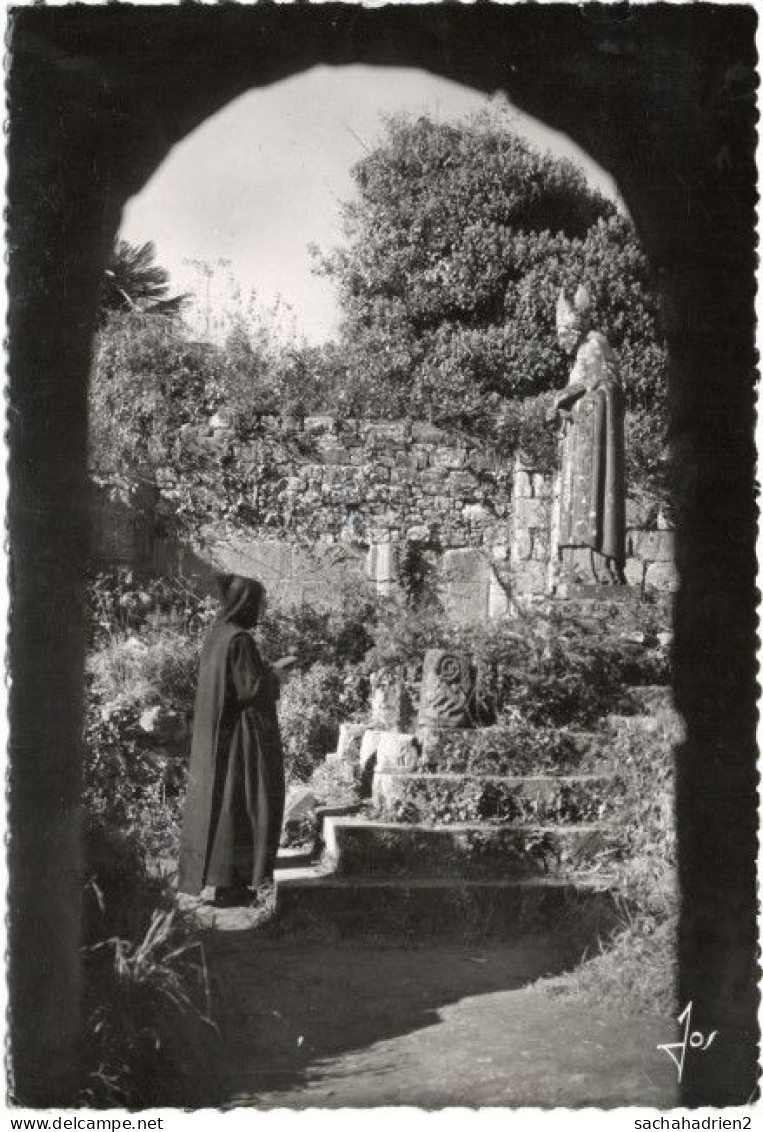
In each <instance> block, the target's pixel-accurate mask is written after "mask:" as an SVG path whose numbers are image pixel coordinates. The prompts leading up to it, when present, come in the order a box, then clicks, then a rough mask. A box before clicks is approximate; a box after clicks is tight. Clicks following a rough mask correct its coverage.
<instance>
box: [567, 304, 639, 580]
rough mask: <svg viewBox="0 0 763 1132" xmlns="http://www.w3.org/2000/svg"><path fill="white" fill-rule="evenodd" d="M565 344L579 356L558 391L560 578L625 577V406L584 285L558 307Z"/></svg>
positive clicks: (606, 345) (570, 351)
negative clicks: (593, 322)
mask: <svg viewBox="0 0 763 1132" xmlns="http://www.w3.org/2000/svg"><path fill="white" fill-rule="evenodd" d="M556 326H557V335H558V339H559V344H560V346H561V347H562V349H563V350H565V351H566V352H567V353H569V354H572V355H573V356H574V359H575V361H574V364H573V366H572V370H571V372H570V379H569V382H568V383H567V385H566V386H565V388H564V389H562V390H561V391H560V392H559V393H557V395H556V398H555V402H554V412H553V414H552V419H553V421H554V422H555V423H557V424H559V426H560V443H559V447H560V453H561V480H560V494H559V540H558V543H557V546H558V553H559V559H560V581H563V582H571V583H578V584H589V585H590V584H594V585H599V584H623V583H624V582H625V575H624V572H623V571H624V567H625V458H624V456H625V407H624V399H623V391H622V388H621V385H620V378H619V375H618V372H617V366H616V363H615V359H614V355H613V353H612V348H611V347H610V345H609V342H608V341H607V339H606V338H605V337H604V335H603V334H600V333H599V332H598V331H597V330H593V329H592V328H591V299H590V296H589V294H588V291H587V290H586V289H585V287H579V288H578V290H577V291H576V293H575V296H574V298H573V299H572V300H571V301H570V300H569V299H568V297H567V295H566V294H565V292H564V290H562V291H561V292H560V294H559V301H558V302H557V307H556Z"/></svg>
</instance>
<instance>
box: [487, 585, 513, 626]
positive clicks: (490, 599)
mask: <svg viewBox="0 0 763 1132" xmlns="http://www.w3.org/2000/svg"><path fill="white" fill-rule="evenodd" d="M508 611H509V595H508V593H507V592H506V590H505V589H504V587H503V586H502V585H501V584H500V582H499V581H498V579H497V578H496V577H495V575H493V576H491V578H490V584H489V586H488V594H487V615H488V618H489V619H491V620H492V619H494V618H498V617H503V616H505V614H506V613H508Z"/></svg>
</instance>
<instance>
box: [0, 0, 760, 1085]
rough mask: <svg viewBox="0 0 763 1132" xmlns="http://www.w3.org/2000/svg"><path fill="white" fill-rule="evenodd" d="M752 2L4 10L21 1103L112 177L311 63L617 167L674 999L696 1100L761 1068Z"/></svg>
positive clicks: (73, 831)
mask: <svg viewBox="0 0 763 1132" xmlns="http://www.w3.org/2000/svg"><path fill="white" fill-rule="evenodd" d="M755 24H756V16H755V12H754V9H753V8H752V7H747V6H744V5H717V6H716V5H659V4H657V5H648V6H642V7H633V8H631V7H628V6H627V5H624V6H617V7H608V6H606V5H604V6H599V5H595V4H590V5H583V6H582V7H577V6H571V5H550V6H543V7H535V6H530V5H516V6H503V5H493V4H479V5H475V6H465V5H455V4H454V5H451V4H438V5H431V6H423V7H422V6H418V5H417V6H411V7H405V6H399V7H389V8H384V9H377V10H366V9H363V8H362V7H358V6H354V5H334V4H330V5H318V6H316V7H315V8H312V7H310V6H309V5H308V4H297V5H295V6H293V7H283V6H278V5H270V4H265V3H262V4H258V5H255V6H246V5H240V6H239V5H221V6H217V7H208V6H199V7H195V6H193V5H187V6H182V7H181V8H147V9H139V8H133V7H130V6H120V5H113V6H107V7H102V8H78V7H75V6H69V7H65V8H54V9H46V8H44V7H34V8H28V9H18V10H16V11H14V12H13V13H12V23H11V67H10V73H9V83H8V94H9V117H10V132H9V144H8V158H9V180H8V202H9V214H8V217H9V220H8V222H9V228H8V238H9V253H10V264H9V272H10V274H9V286H10V306H9V329H10V341H9V349H10V353H9V359H10V362H9V364H10V412H9V438H10V508H9V525H10V539H11V572H12V613H11V640H10V667H11V675H12V680H13V686H12V689H11V698H10V711H11V725H12V729H11V764H10V776H9V785H10V820H11V833H12V838H11V844H10V852H9V864H10V920H9V922H10V949H11V987H10V991H11V1041H12V1061H13V1074H14V1079H15V1097H16V1099H17V1101H18V1102H19V1103H26V1104H31V1105H40V1104H55V1103H58V1102H62V1101H64V1100H65V1099H66V1098H67V1096H68V1089H69V1085H70V1077H71V1069H72V1051H73V1050H74V1048H75V1042H76V1037H77V1033H78V1022H79V1020H78V1001H79V999H78V995H79V986H78V957H77V946H78V938H79V936H78V932H79V888H80V879H81V878H80V865H79V849H78V845H79V825H78V822H79V816H78V815H79V809H78V808H79V793H80V779H81V759H80V728H81V707H82V702H81V701H82V664H83V637H82V616H81V613H82V609H81V571H82V565H83V561H84V556H85V549H86V541H87V531H86V529H85V517H84V516H85V509H84V507H83V499H84V487H85V451H86V426H87V414H86V383H87V372H88V368H89V358H90V348H91V340H92V330H93V324H94V316H95V309H96V302H97V292H98V285H99V279H100V273H101V270H102V266H103V263H104V259H105V256H106V254H107V251H108V248H109V246H110V243H111V239H112V237H113V235H114V233H115V231H116V229H117V227H118V224H119V219H120V210H121V207H122V205H123V203H124V201H125V200H126V199H127V198H128V197H129V196H130V195H132V194H133V193H134V192H136V191H137V190H138V189H139V188H140V186H141V185H142V184H143V183H144V182H145V181H146V179H147V178H148V176H149V175H150V174H151V172H152V171H153V170H154V169H155V168H156V167H157V166H158V165H159V164H160V162H161V161H162V160H163V158H164V156H165V155H166V154H167V153H168V152H169V150H170V148H171V147H172V145H173V144H175V142H177V141H178V140H179V139H180V138H181V137H183V136H184V135H185V134H187V133H188V132H189V131H190V130H192V129H193V128H194V127H195V126H196V125H198V124H199V123H200V122H201V121H203V119H204V118H205V117H207V116H208V115H210V114H211V113H213V112H214V111H216V110H217V109H219V108H220V107H222V106H223V105H225V104H226V103H227V102H228V101H230V100H231V99H232V98H234V97H236V96H237V95H238V94H240V93H242V92H244V91H245V90H247V89H250V88H252V87H255V86H260V85H265V84H267V83H270V82H273V81H276V80H277V79H279V78H283V77H286V76H289V75H293V74H296V73H298V72H299V71H301V70H304V69H306V68H308V67H310V66H312V65H315V64H318V63H328V64H332V65H339V64H349V63H367V64H375V65H384V64H394V65H397V66H401V65H411V66H421V67H424V68H426V69H428V70H430V71H432V72H434V73H437V74H439V75H442V76H444V77H447V78H451V79H454V80H457V81H459V82H462V83H465V84H468V85H471V86H473V87H475V88H477V89H481V90H485V91H489V90H493V89H496V88H502V89H504V90H505V91H506V92H507V93H508V94H509V96H510V97H511V98H512V99H513V100H514V101H515V102H516V103H517V105H519V106H520V107H521V108H522V109H523V110H526V111H527V112H528V113H530V114H533V115H535V116H536V117H537V118H539V119H541V120H542V121H543V122H545V123H547V124H548V125H550V126H552V127H554V128H556V129H559V130H562V131H564V132H565V133H567V134H568V135H569V136H570V137H572V138H573V139H574V140H575V141H576V142H578V144H580V145H581V146H582V147H583V148H585V149H586V150H587V151H588V153H590V154H591V156H592V157H593V158H594V159H595V160H597V161H598V162H599V163H600V164H601V165H602V166H603V167H604V168H606V169H607V170H608V171H609V172H610V173H611V174H612V175H613V176H614V177H615V179H616V180H617V182H618V184H619V186H620V188H621V190H622V193H623V196H624V198H625V200H626V202H627V204H628V207H629V209H630V210H631V213H632V215H633V216H634V218H635V220H636V223H637V226H638V228H639V231H640V233H641V236H642V239H643V241H644V243H645V246H646V249H647V252H648V254H649V256H650V258H651V260H652V263H653V265H654V267H655V270H656V272H657V277H658V280H659V284H660V288H661V291H662V296H663V301H664V307H665V313H666V322H667V335H668V342H669V349H670V357H671V398H672V414H673V418H672V419H673V426H672V427H673V435H674V443H675V450H676V462H675V467H676V472H677V489H676V490H677V503H678V510H679V532H678V549H677V553H678V567H679V571H680V575H681V591H680V594H679V597H678V600H677V606H676V643H675V666H676V684H675V689H676V697H677V702H678V706H679V708H680V710H681V711H682V713H683V715H684V718H685V720H686V725H687V739H686V742H685V743H684V745H683V746H682V748H681V750H680V751H679V753H678V759H679V767H678V769H679V777H678V798H677V805H678V823H679V824H678V831H679V849H680V862H681V865H680V869H681V885H682V893H683V911H682V919H681V946H680V965H681V997H682V1000H683V1001H688V1000H692V1001H693V1003H694V1021H695V1023H696V1024H697V1026H698V1027H699V1028H701V1029H703V1030H706V1031H708V1030H712V1029H719V1030H720V1037H719V1039H718V1040H717V1041H716V1043H715V1050H716V1054H715V1056H714V1057H713V1058H710V1057H709V1055H708V1056H707V1057H706V1058H704V1059H702V1060H700V1059H695V1060H694V1061H693V1062H690V1063H689V1065H688V1066H687V1071H686V1073H685V1077H684V1097H685V1100H686V1102H687V1103H689V1104H694V1103H704V1104H730V1103H744V1102H745V1101H746V1100H747V1099H748V1098H750V1096H751V1095H752V1093H753V1090H754V1088H755V1079H756V1068H755V1066H756V1050H757V1024H756V1009H757V991H756V954H755V946H756V932H755V849H756V790H757V777H756V772H755V751H756V748H755V723H756V710H755V698H756V682H755V621H754V617H755V597H756V591H755V539H754V536H755V520H756V508H755V496H754V466H755V448H754V436H753V420H754V417H753V411H754V405H753V390H754V377H755V362H756V355H755V348H754V347H755V341H754V308H753V303H754V293H755V281H754V271H755V248H754V209H755V202H756V195H755V165H754V140H755V133H754V131H755V121H756V118H755V113H756V111H755V89H756V81H757V80H756V77H755V65H756V56H755V49H754V33H755Z"/></svg>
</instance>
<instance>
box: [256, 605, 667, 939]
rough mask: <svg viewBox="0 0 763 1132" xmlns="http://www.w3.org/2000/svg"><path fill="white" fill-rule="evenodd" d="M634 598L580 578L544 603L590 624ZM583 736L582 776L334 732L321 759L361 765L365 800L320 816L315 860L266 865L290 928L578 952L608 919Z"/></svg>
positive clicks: (353, 729) (605, 800)
mask: <svg viewBox="0 0 763 1132" xmlns="http://www.w3.org/2000/svg"><path fill="white" fill-rule="evenodd" d="M639 600H640V594H639V592H638V591H636V590H634V589H631V587H604V588H602V587H583V586H581V587H575V588H574V589H572V588H571V590H570V592H569V593H568V594H566V595H565V598H564V599H563V600H560V597H556V598H554V599H550V600H549V602H548V605H549V608H555V609H556V611H559V609H560V607H561V606H563V607H564V611H565V614H566V615H568V616H572V617H575V618H577V619H582V620H590V621H591V622H592V623H593V622H597V621H598V622H601V621H602V620H607V619H609V618H610V616H611V615H612V613H613V611H614V608H615V603H617V604H619V603H621V602H623V601H627V602H631V601H639ZM634 698H636V697H634ZM637 698H638V699H639V700H640V701H642V703H643V708H642V710H644V711H645V712H647V713H649V712H651V711H652V710H654V709H655V708H656V707H659V706H660V705H661V704H662V703H664V702H669V698H670V692H669V689H667V688H663V687H655V688H643V689H639V690H638V693H637ZM462 734H464V733H462ZM466 734H476V732H471V733H466ZM580 739H581V741H582V742H583V745H584V746H585V745H586V743H588V742H590V750H589V752H588V755H587V757H585V758H581V760H580V762H581V766H583V767H585V773H569V772H562V771H560V772H559V773H549V772H548V770H547V764H546V768H545V769H544V771H543V773H523V774H516V775H499V774H494V775H493V774H475V773H469V772H468V771H465V772H464V773H453V772H450V771H445V770H439V769H438V767H437V760H436V757H435V758H429V757H428V754H427V753H428V751H431V750H435V749H436V740H437V736H436V734H434V733H433V731H432V729H431V728H428V727H423V728H419V730H418V731H417V732H414V733H403V734H401V733H400V732H399V731H396V730H394V729H392V730H390V729H385V728H374V727H370V728H361V727H359V726H357V725H353V726H346V727H343V728H342V731H341V734H340V741H339V745H338V749H337V752H336V753H335V754H334V755H330V756H329V760H331V761H334V762H335V763H337V764H338V765H339V766H341V765H347V766H351V765H352V764H353V763H354V764H355V766H356V767H357V768H359V771H360V775H361V781H363V782H364V783H365V784H366V786H367V788H368V790H369V792H370V793H371V802H370V805H369V806H367V808H366V809H365V812H362V813H352V812H344V813H343V812H341V811H340V812H325V813H324V815H323V817H322V829H321V834H320V839H319V844H320V847H321V850H322V852H321V856H320V859H319V860H318V861H317V862H316V863H315V864H314V865H312V866H310V867H307V868H301V869H297V870H284V871H282V872H280V873H278V874H277V883H276V887H277V909H278V919H279V920H280V921H282V923H284V924H285V925H289V927H290V928H293V929H294V930H299V928H300V926H301V925H303V924H305V923H313V924H314V923H316V922H320V923H323V924H324V925H327V926H329V927H330V929H331V930H332V931H333V932H334V933H336V934H338V935H339V936H340V937H345V938H364V937H368V936H369V935H371V936H373V937H374V938H381V939H383V938H384V937H385V936H387V935H389V936H390V937H393V938H396V939H397V938H399V936H400V934H401V933H402V934H403V935H405V936H408V937H410V938H411V939H412V940H413V939H416V938H419V937H422V936H427V935H430V934H436V935H437V936H438V937H440V938H464V937H480V936H488V935H498V936H500V937H501V938H502V939H505V940H511V939H517V938H519V937H522V936H528V935H544V936H549V935H552V936H556V937H557V938H558V939H559V940H560V941H561V942H562V943H563V944H564V945H568V946H569V947H570V949H571V952H575V951H576V950H577V954H578V955H579V954H580V951H581V949H582V948H583V947H584V946H586V945H587V944H588V943H590V942H591V940H592V939H595V938H596V937H597V936H601V935H603V934H605V933H606V932H607V931H608V930H609V929H611V928H612V927H613V926H614V924H615V923H616V922H617V920H618V908H617V904H616V902H615V899H614V898H613V895H612V892H611V887H610V886H611V882H612V872H611V866H609V865H608V862H609V861H611V860H612V854H613V850H614V849H615V848H616V844H617V839H618V829H617V817H616V807H615V802H614V799H613V795H612V793H611V791H610V792H608V791H609V788H610V786H611V782H612V778H613V770H612V768H611V766H609V765H608V763H607V761H606V752H603V753H602V752H601V749H600V746H599V747H597V745H596V744H597V737H596V736H594V735H591V736H588V737H586V736H583V735H581V736H580ZM598 741H599V743H600V740H598ZM532 764H533V759H532V758H531V757H529V758H525V759H524V760H523V766H524V767H527V766H530V767H532Z"/></svg>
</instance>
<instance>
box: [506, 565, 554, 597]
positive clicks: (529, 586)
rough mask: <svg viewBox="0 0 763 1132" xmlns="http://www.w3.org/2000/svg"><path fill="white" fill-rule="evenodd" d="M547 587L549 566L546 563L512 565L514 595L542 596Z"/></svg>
mask: <svg viewBox="0 0 763 1132" xmlns="http://www.w3.org/2000/svg"><path fill="white" fill-rule="evenodd" d="M547 587H548V566H547V564H546V563H545V562H537V561H531V562H516V563H512V569H511V588H512V592H513V593H514V594H516V595H517V596H521V595H522V594H542V593H545V592H546V589H547Z"/></svg>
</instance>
